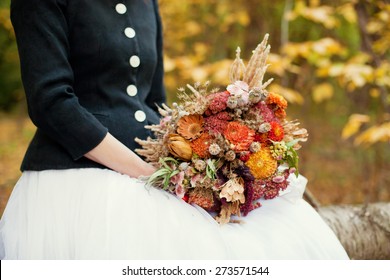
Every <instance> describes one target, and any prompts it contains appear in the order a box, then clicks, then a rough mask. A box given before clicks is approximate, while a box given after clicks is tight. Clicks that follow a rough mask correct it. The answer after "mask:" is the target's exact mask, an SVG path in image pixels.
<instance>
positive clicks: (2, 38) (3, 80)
mask: <svg viewBox="0 0 390 280" xmlns="http://www.w3.org/2000/svg"><path fill="white" fill-rule="evenodd" d="M9 5H10V0H0V73H1V74H0V111H9V110H11V109H13V108H14V106H15V105H17V104H18V103H19V102H20V101H21V100H23V99H24V96H23V88H22V84H21V80H20V71H19V57H18V53H17V47H16V42H15V35H14V32H13V28H12V24H11V20H10V18H9Z"/></svg>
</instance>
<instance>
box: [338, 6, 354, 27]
mask: <svg viewBox="0 0 390 280" xmlns="http://www.w3.org/2000/svg"><path fill="white" fill-rule="evenodd" d="M337 10H338V13H339V14H340V15H341V16H343V17H344V18H345V19H346V20H347V21H348V22H349V23H355V22H356V19H357V15H356V11H355V8H354V6H353V3H346V4H344V5H342V6H340V7H338V8H337Z"/></svg>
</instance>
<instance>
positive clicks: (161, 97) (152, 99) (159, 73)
mask: <svg viewBox="0 0 390 280" xmlns="http://www.w3.org/2000/svg"><path fill="white" fill-rule="evenodd" d="M153 4H154V10H155V13H156V21H157V38H156V46H157V59H158V60H157V67H156V70H155V72H154V76H153V81H152V86H151V89H150V93H149V95H148V97H147V99H146V103H147V105H148V106H149V107H150V108H152V109H153V110H155V111H156V112H157V113H158V110H157V107H156V104H157V105H159V106H161V104H162V103H165V102H166V95H165V87H164V64H163V34H162V24H161V18H160V14H159V10H158V4H157V1H153Z"/></svg>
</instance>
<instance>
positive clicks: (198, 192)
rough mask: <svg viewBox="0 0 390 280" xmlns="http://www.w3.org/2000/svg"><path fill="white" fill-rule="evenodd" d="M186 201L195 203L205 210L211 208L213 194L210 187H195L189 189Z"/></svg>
mask: <svg viewBox="0 0 390 280" xmlns="http://www.w3.org/2000/svg"><path fill="white" fill-rule="evenodd" d="M188 203H190V204H196V205H199V206H200V207H202V208H203V209H206V210H212V208H213V206H214V196H213V191H212V190H211V189H205V188H195V189H193V190H191V191H190V194H189V199H188Z"/></svg>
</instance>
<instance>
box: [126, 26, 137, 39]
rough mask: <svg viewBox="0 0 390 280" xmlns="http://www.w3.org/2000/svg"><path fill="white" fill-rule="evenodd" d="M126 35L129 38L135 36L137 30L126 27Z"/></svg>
mask: <svg viewBox="0 0 390 280" xmlns="http://www.w3.org/2000/svg"><path fill="white" fill-rule="evenodd" d="M125 35H126V37H128V38H134V37H135V30H134V29H133V28H131V27H126V28H125Z"/></svg>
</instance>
